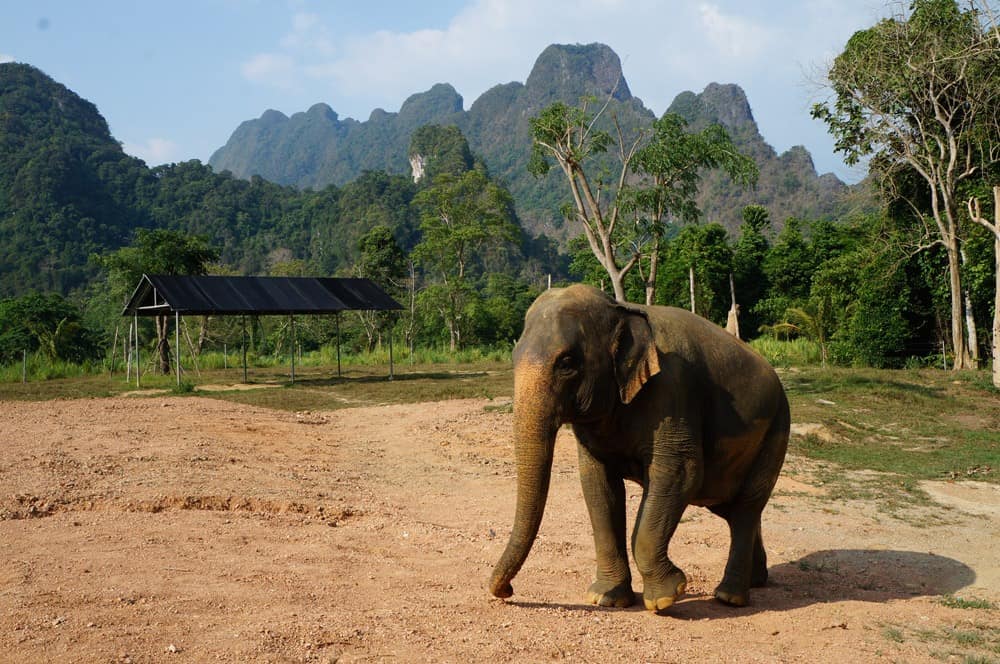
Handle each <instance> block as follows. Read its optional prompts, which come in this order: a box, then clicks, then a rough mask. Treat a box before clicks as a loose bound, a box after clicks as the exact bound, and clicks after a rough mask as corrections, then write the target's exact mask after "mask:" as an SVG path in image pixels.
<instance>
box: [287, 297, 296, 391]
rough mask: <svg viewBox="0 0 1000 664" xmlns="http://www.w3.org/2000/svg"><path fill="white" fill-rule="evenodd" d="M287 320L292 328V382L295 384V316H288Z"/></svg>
mask: <svg viewBox="0 0 1000 664" xmlns="http://www.w3.org/2000/svg"><path fill="white" fill-rule="evenodd" d="M288 320H289V321H290V324H291V327H292V382H293V383H294V382H295V316H294V315H293V314H289V315H288Z"/></svg>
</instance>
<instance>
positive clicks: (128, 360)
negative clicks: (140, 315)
mask: <svg viewBox="0 0 1000 664" xmlns="http://www.w3.org/2000/svg"><path fill="white" fill-rule="evenodd" d="M122 349H123V350H124V351H125V357H123V358H122V359H123V360H125V382H126V383H128V382H130V381H131V380H132V321H129V322H128V343H126V344H124V345H123V346H122Z"/></svg>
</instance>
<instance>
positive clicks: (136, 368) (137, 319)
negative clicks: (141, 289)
mask: <svg viewBox="0 0 1000 664" xmlns="http://www.w3.org/2000/svg"><path fill="white" fill-rule="evenodd" d="M139 360H140V357H139V314H136V315H135V386H136V387H139Z"/></svg>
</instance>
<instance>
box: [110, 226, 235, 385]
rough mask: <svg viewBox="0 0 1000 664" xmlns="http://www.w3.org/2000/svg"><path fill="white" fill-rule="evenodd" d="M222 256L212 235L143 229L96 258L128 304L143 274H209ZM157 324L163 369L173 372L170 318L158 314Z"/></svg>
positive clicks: (161, 370)
mask: <svg viewBox="0 0 1000 664" xmlns="http://www.w3.org/2000/svg"><path fill="white" fill-rule="evenodd" d="M218 257H219V252H218V250H216V249H214V248H212V247H211V246H209V244H208V238H205V237H201V236H194V237H192V236H188V235H185V234H183V233H179V232H176V231H168V230H162V229H157V230H146V229H139V230H138V231H136V234H135V240H134V242H133V244H132V245H131V246H128V247H123V248H121V249H119V250H118V251H114V252H111V253H108V254H105V255H103V256H99V257H96V261H97V263H98V264H99V265H100V266H101V267H102V268H104V270H105V271H106V272H107V275H108V286H109V289H110V290H111V291H112V292H114V293H118V294H120V296H121V297H120V301H121V302H122V304H124V303H125V301H126V299H127V298H128V295H129V294H130V293H131V292H132V290H133V289H134V288H135V286H136V285H137V284H138V283H139V279H140V278H141V277H142V275H143V274H156V275H178V274H207V272H208V266H209V264H210V263H211V262H212V261H214V260H216V259H218ZM154 325H155V327H156V348H157V354H158V356H159V364H160V372H161V373H163V374H169V373H170V340H169V331H170V318H169V317H168V316H164V315H158V316H154Z"/></svg>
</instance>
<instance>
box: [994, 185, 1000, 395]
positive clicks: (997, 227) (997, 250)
mask: <svg viewBox="0 0 1000 664" xmlns="http://www.w3.org/2000/svg"><path fill="white" fill-rule="evenodd" d="M993 198H994V200H995V203H994V205H995V206H996V207H995V208H994V210H995V212H994V213H993V214H994V215H995V216H994V218H995V219H996V221H995V222H994V226H993V269H994V274H995V275H996V282H995V283H994V284H993V387H997V388H1000V187H993Z"/></svg>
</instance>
